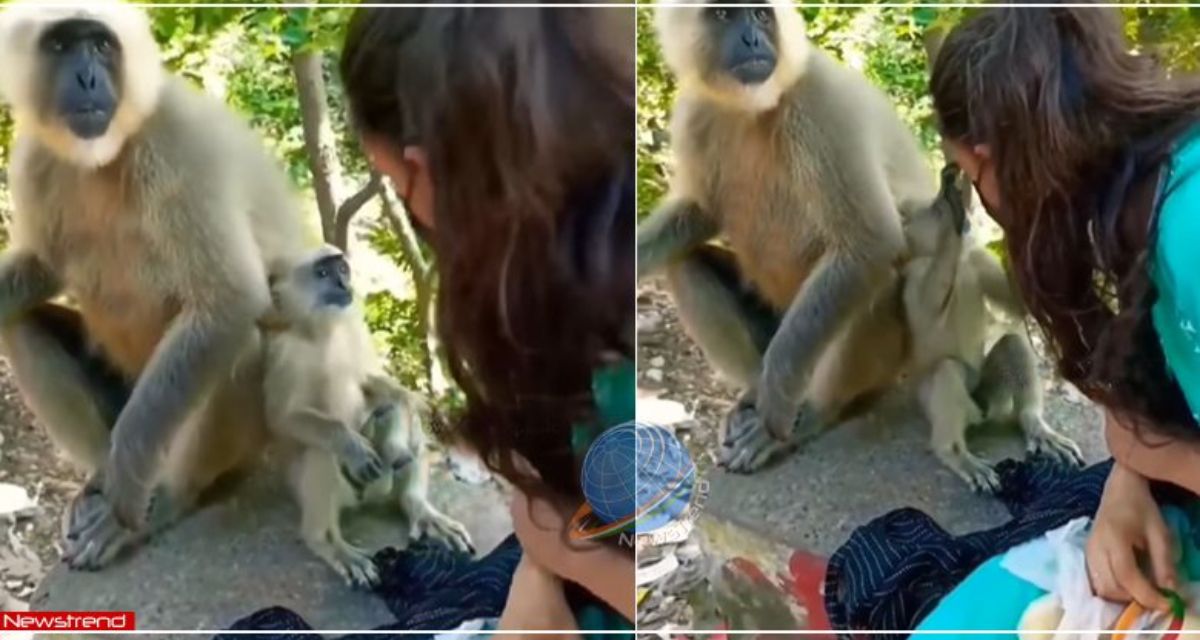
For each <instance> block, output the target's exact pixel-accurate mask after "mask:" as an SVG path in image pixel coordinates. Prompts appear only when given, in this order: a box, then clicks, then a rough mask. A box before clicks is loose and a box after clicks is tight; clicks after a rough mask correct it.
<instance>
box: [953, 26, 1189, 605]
mask: <svg viewBox="0 0 1200 640" xmlns="http://www.w3.org/2000/svg"><path fill="white" fill-rule="evenodd" d="M931 89H932V93H933V99H934V107H935V110H936V111H937V116H938V122H939V125H940V128H941V134H942V137H943V140H944V145H945V151H946V153H947V156H948V157H949V158H950V159H951V160H953V161H955V162H956V163H957V164H958V165H959V166H960V167H962V169H963V170H964V171H965V172H966V173H967V174H968V175H969V176H970V177H971V178H972V180H973V181H974V182H975V185H976V188H977V190H978V192H979V195H980V197H981V199H982V200H983V203H984V205H985V206H986V208H987V210H988V212H989V214H990V215H991V216H992V217H993V218H994V219H995V220H996V222H997V223H998V224H999V225H1000V226H1001V227H1002V229H1003V230H1004V237H1005V241H1004V246H1005V249H1006V250H1007V254H1008V258H1009V263H1010V269H1011V271H1012V273H1013V275H1014V276H1015V280H1016V284H1017V286H1018V289H1019V291H1020V293H1021V294H1022V297H1023V298H1024V300H1025V302H1026V305H1027V306H1028V308H1029V311H1030V312H1031V314H1032V316H1033V318H1034V320H1036V322H1037V324H1038V325H1040V327H1041V328H1042V329H1043V331H1044V333H1045V335H1046V336H1047V339H1048V344H1049V345H1050V347H1051V348H1052V351H1053V355H1054V357H1055V361H1056V363H1057V366H1058V370H1059V371H1060V373H1061V375H1062V376H1063V377H1065V378H1066V379H1067V380H1068V381H1070V382H1071V383H1073V384H1075V385H1076V386H1077V387H1078V388H1079V389H1080V390H1082V391H1083V392H1084V393H1085V394H1086V395H1088V396H1089V397H1090V398H1092V399H1093V400H1095V401H1096V402H1097V403H1098V404H1099V405H1101V407H1102V408H1103V409H1104V410H1105V414H1106V427H1105V432H1106V436H1107V439H1108V444H1109V449H1110V451H1111V453H1112V455H1113V457H1114V458H1115V464H1114V467H1113V470H1112V472H1111V474H1110V475H1109V477H1108V481H1107V484H1106V485H1105V488H1104V494H1103V498H1102V499H1101V502H1100V508H1099V511H1098V512H1097V513H1096V515H1095V519H1094V523H1093V526H1092V530H1091V533H1090V537H1089V539H1088V543H1087V549H1086V551H1087V554H1086V555H1087V565H1088V566H1087V569H1088V574H1089V576H1090V579H1091V585H1092V587H1093V590H1094V592H1095V593H1097V594H1098V595H1100V596H1103V597H1105V598H1106V599H1110V600H1116V601H1129V600H1130V599H1133V600H1136V601H1138V602H1140V603H1141V604H1142V605H1144V606H1147V607H1151V608H1155V609H1159V610H1165V608H1166V607H1167V606H1168V601H1167V598H1166V597H1165V596H1164V595H1163V594H1162V593H1161V592H1160V590H1159V588H1161V587H1173V586H1175V585H1176V584H1177V582H1178V581H1179V575H1178V570H1177V567H1176V561H1175V556H1174V551H1173V548H1174V545H1175V544H1176V542H1179V541H1176V540H1173V539H1172V533H1171V530H1170V529H1169V528H1168V526H1167V525H1166V523H1165V522H1164V519H1163V517H1162V515H1161V512H1160V508H1159V505H1157V504H1156V502H1155V500H1154V497H1153V496H1152V495H1151V483H1153V482H1161V483H1170V484H1173V485H1176V486H1178V487H1182V488H1184V489H1186V490H1188V491H1190V492H1191V493H1192V494H1200V419H1198V417H1197V416H1198V415H1200V334H1198V333H1197V331H1198V330H1200V251H1198V250H1197V246H1198V245H1200V127H1198V123H1200V79H1198V78H1196V77H1195V76H1189V75H1178V76H1172V75H1171V74H1169V73H1168V72H1167V71H1166V70H1164V69H1163V68H1162V67H1160V66H1159V65H1158V64H1157V63H1156V61H1155V60H1153V59H1152V58H1151V57H1149V56H1146V55H1138V54H1135V53H1133V52H1131V49H1130V46H1129V44H1128V43H1127V42H1126V40H1125V37H1124V34H1123V28H1122V23H1121V18H1120V15H1119V13H1117V11H1116V10H1114V9H1108V8H1100V7H1083V8H1080V7H1065V6H1064V7H1043V8H1032V7H1021V8H999V7H995V8H986V9H982V10H979V11H977V12H975V13H973V14H971V15H969V16H968V17H967V18H966V19H965V20H963V22H962V23H960V24H959V25H958V26H957V27H955V29H954V30H953V31H952V32H951V33H950V34H949V35H948V37H947V39H946V41H945V42H944V44H943V46H942V48H941V50H940V51H939V53H938V55H937V60H936V63H935V65H934V68H933V73H932V79H931ZM986 570H987V567H986V566H985V568H981V570H980V571H979V572H977V573H976V574H975V575H973V576H972V578H969V579H968V580H967V582H966V583H964V584H963V585H961V586H960V587H959V589H960V590H964V589H971V588H976V587H977V586H978V584H979V583H981V582H984V581H986V580H987V579H988V578H985V577H983V575H984V574H985V573H987V571H986ZM988 575H989V576H990V577H991V578H994V577H995V575H996V574H988ZM972 581H974V583H973V582H972ZM1001 591H1003V590H1001ZM1017 611H1018V612H1019V609H1018V610H1017ZM935 615H937V612H935ZM1012 622H1013V623H1014V624H1013V625H1012V626H1010V627H1007V628H1013V627H1015V622H1016V621H1015V619H1014V620H1013V621H1012Z"/></svg>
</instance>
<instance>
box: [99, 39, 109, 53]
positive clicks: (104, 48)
mask: <svg viewBox="0 0 1200 640" xmlns="http://www.w3.org/2000/svg"><path fill="white" fill-rule="evenodd" d="M112 48H113V46H112V41H111V40H109V39H108V38H100V39H99V40H97V41H96V51H97V52H99V53H103V54H107V53H109V52H110V51H112Z"/></svg>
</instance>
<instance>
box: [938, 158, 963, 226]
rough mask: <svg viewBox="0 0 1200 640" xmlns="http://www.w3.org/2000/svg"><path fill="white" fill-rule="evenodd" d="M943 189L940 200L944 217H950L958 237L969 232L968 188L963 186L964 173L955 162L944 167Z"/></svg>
mask: <svg viewBox="0 0 1200 640" xmlns="http://www.w3.org/2000/svg"><path fill="white" fill-rule="evenodd" d="M941 177H942V188H941V193H940V194H939V195H938V199H939V200H941V201H942V203H943V205H942V206H943V207H944V210H943V213H942V215H945V216H949V218H950V220H949V222H950V226H951V228H952V229H953V230H954V232H955V233H957V234H958V235H962V234H964V233H966V232H967V230H968V224H967V204H966V202H965V193H966V188H965V187H964V185H963V180H964V177H963V173H962V170H960V169H959V168H958V165H956V164H954V163H953V162H949V163H946V166H945V167H942V176H941Z"/></svg>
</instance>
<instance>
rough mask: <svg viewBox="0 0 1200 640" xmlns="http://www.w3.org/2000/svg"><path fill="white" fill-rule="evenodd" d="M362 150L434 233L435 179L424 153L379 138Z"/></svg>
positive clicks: (364, 144) (420, 150) (422, 150)
mask: <svg viewBox="0 0 1200 640" xmlns="http://www.w3.org/2000/svg"><path fill="white" fill-rule="evenodd" d="M363 147H364V148H365V149H366V152H367V158H368V159H369V160H370V162H371V165H372V166H374V167H375V168H376V169H377V170H379V172H380V173H382V174H384V175H385V176H387V177H388V178H389V179H391V181H392V186H393V188H395V189H396V193H397V195H399V196H400V197H401V198H402V199H403V200H404V206H405V207H406V208H407V209H408V212H409V213H410V214H412V216H413V217H414V218H416V220H417V223H418V224H420V225H421V226H423V227H425V228H427V229H432V228H433V226H434V215H433V204H434V203H433V179H432V176H431V174H430V171H429V157H428V155H427V154H426V153H425V150H424V149H422V148H421V147H417V146H407V147H396V146H395V145H392V144H390V143H388V142H387V141H385V140H382V139H379V138H366V139H364V140H363Z"/></svg>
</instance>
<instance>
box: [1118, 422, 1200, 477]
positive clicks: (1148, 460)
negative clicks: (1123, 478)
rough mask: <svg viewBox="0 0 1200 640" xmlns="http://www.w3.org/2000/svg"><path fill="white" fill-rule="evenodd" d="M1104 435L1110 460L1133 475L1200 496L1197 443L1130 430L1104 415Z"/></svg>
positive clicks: (1199, 460)
mask: <svg viewBox="0 0 1200 640" xmlns="http://www.w3.org/2000/svg"><path fill="white" fill-rule="evenodd" d="M1105 417H1106V420H1105V426H1104V434H1105V437H1106V439H1107V440H1108V450H1109V452H1111V453H1112V456H1113V458H1116V460H1117V461H1118V462H1120V463H1121V464H1123V465H1125V466H1126V467H1127V468H1129V469H1131V470H1133V471H1136V472H1137V473H1139V474H1141V475H1143V476H1145V477H1147V478H1150V479H1151V480H1158V481H1161V482H1169V483H1171V484H1173V485H1176V486H1178V487H1182V488H1184V489H1187V490H1188V491H1191V492H1192V493H1194V494H1197V495H1200V441H1198V442H1189V441H1186V440H1177V439H1172V438H1170V437H1168V436H1163V435H1158V434H1155V433H1153V432H1152V431H1151V430H1150V429H1142V430H1140V431H1134V430H1132V429H1130V428H1129V427H1127V426H1126V425H1125V424H1123V423H1122V422H1121V421H1120V418H1118V417H1116V416H1114V415H1112V414H1111V413H1108V412H1105Z"/></svg>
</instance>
